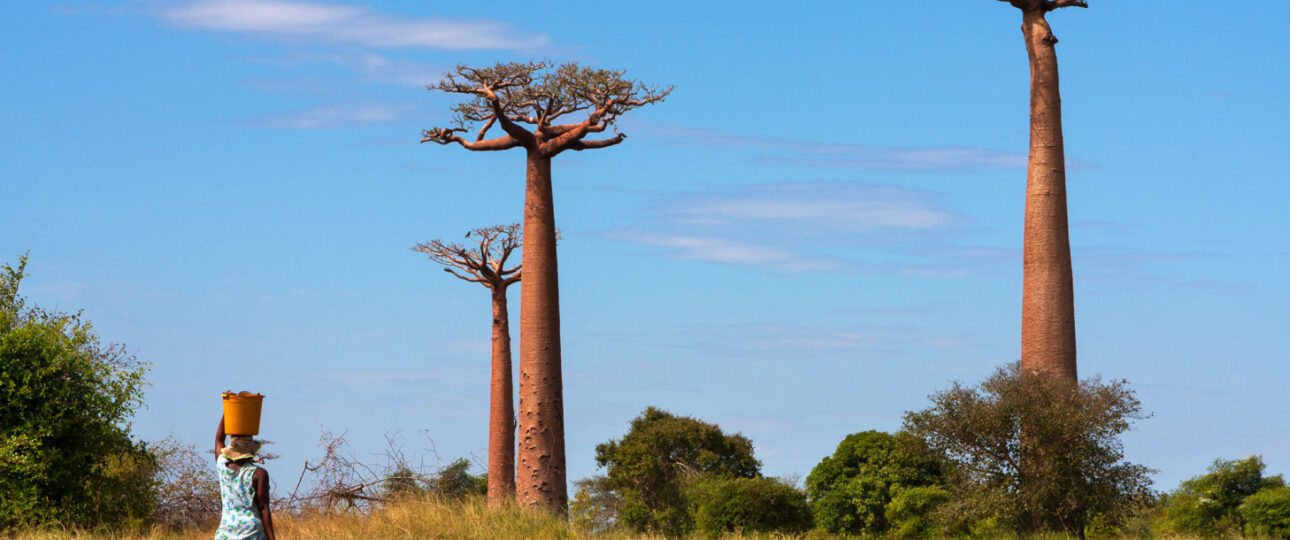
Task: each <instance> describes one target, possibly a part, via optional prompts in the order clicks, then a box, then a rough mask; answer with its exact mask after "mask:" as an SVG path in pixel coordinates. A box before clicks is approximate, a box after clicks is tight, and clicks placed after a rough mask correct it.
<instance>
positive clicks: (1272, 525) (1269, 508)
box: [1240, 487, 1290, 538]
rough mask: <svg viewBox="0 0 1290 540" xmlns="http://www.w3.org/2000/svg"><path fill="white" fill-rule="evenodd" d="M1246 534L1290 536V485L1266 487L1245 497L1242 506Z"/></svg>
mask: <svg viewBox="0 0 1290 540" xmlns="http://www.w3.org/2000/svg"><path fill="white" fill-rule="evenodd" d="M1240 512H1241V519H1242V520H1244V521H1245V534H1246V535H1248V536H1260V537H1269V538H1290V487H1265V488H1263V489H1260V490H1259V491H1257V492H1255V493H1254V494H1253V495H1250V496H1249V497H1246V498H1245V502H1243V503H1241V506H1240Z"/></svg>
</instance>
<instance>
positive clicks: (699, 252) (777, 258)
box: [610, 229, 841, 272]
mask: <svg viewBox="0 0 1290 540" xmlns="http://www.w3.org/2000/svg"><path fill="white" fill-rule="evenodd" d="M610 235H611V236H613V237H615V238H618V239H620V240H625V241H628V242H633V243H637V244H643V245H647V246H655V247H661V248H668V249H669V250H670V251H671V252H672V256H674V257H676V258H680V259H689V260H694V261H707V262H715V263H722V264H733V265H751V266H762V267H767V268H772V269H776V270H785V271H789V272H799V271H808V270H837V269H839V268H840V266H841V265H840V263H838V262H835V261H828V260H824V259H817V258H814V257H810V256H804V255H801V254H795V253H790V252H787V251H783V250H780V249H776V248H773V247H768V246H759V245H752V244H744V243H740V242H737V241H733V240H730V239H725V238H718V237H703V236H681V235H668V234H657V233H651V232H648V231H641V230H633V229H622V230H616V231H613V232H612V233H610Z"/></svg>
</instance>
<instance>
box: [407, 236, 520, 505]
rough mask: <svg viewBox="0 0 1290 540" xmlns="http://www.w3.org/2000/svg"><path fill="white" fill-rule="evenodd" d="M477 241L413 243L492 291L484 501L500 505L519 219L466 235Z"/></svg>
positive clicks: (507, 453) (510, 449)
mask: <svg viewBox="0 0 1290 540" xmlns="http://www.w3.org/2000/svg"><path fill="white" fill-rule="evenodd" d="M466 238H467V239H471V240H475V241H478V242H479V245H478V246H475V245H472V246H471V247H469V248H467V247H465V246H463V245H461V244H453V243H447V242H444V241H442V240H431V241H429V242H424V243H421V244H417V245H416V246H413V248H412V250H413V251H418V252H421V253H424V254H425V255H426V256H427V257H429V258H430V260H431V261H434V262H436V263H439V264H441V265H443V266H444V269H443V271H444V272H448V273H449V274H452V275H454V276H457V277H458V278H461V279H464V280H466V281H471V282H474V283H479V284H481V285H483V286H485V287H488V289H489V290H490V291H492V293H493V371H492V383H491V384H490V385H489V407H488V504H490V505H494V506H496V505H499V504H502V503H503V502H505V501H507V500H509V499H511V498H512V497H514V496H515V401H514V400H515V398H514V386H513V383H512V378H511V371H512V370H511V325H510V315H509V314H508V312H507V309H506V288H507V287H510V286H511V285H513V284H515V283H518V282H519V281H520V276H521V274H522V273H523V272H522V269H521V265H520V264H515V265H514V266H511V267H509V268H508V267H507V262H508V261H510V259H511V254H512V253H513V252H514V251H515V250H516V249H517V248H519V247H520V245H521V244H522V243H523V242H522V236H521V234H520V226H519V224H518V223H516V224H512V225H497V226H495V227H484V228H480V229H475V230H473V231H470V232H468V233H466Z"/></svg>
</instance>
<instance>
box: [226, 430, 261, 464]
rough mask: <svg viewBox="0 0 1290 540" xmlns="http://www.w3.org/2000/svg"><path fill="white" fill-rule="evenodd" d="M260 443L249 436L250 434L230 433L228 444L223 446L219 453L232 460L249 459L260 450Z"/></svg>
mask: <svg viewBox="0 0 1290 540" xmlns="http://www.w3.org/2000/svg"><path fill="white" fill-rule="evenodd" d="M260 444H261V443H260V441H257V440H255V439H253V438H251V436H250V435H232V436H230V437H229V441H228V446H225V447H224V449H223V450H222V451H220V453H222V454H223V455H224V457H225V458H228V459H230V460H232V461H238V460H241V459H250V458H253V457H255V453H256V452H259V451H260Z"/></svg>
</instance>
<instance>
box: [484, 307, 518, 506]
mask: <svg viewBox="0 0 1290 540" xmlns="http://www.w3.org/2000/svg"><path fill="white" fill-rule="evenodd" d="M511 381H512V379H511V323H510V314H509V313H507V309H506V286H505V285H500V284H499V285H494V286H493V377H492V385H491V386H490V398H489V407H488V504H489V506H498V505H501V504H504V503H505V502H506V501H509V500H511V499H513V498H514V497H515V398H514V390H513V387H512V382H511Z"/></svg>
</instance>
